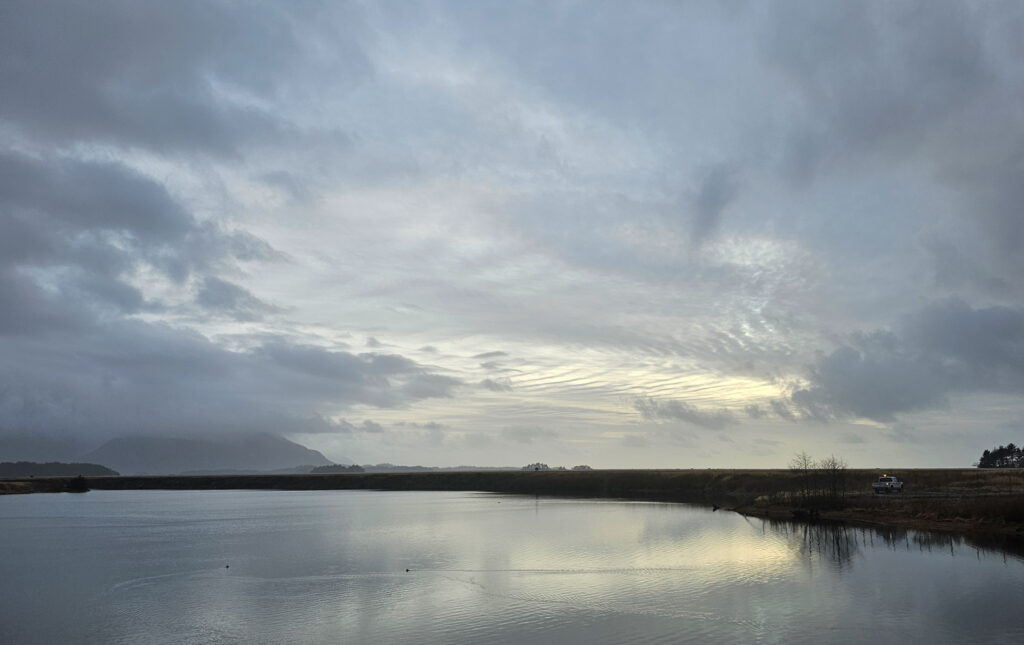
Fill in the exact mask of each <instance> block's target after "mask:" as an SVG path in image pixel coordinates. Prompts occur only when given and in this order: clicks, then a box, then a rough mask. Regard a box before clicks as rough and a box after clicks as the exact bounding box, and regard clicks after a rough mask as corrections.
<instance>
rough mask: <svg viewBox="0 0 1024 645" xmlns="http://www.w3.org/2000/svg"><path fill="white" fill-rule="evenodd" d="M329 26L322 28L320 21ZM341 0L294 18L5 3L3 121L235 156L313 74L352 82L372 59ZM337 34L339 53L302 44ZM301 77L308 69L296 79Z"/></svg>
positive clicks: (273, 134)
mask: <svg viewBox="0 0 1024 645" xmlns="http://www.w3.org/2000/svg"><path fill="white" fill-rule="evenodd" d="M329 24H330V25H331V26H330V27H328V25H329ZM359 25H360V20H359V16H358V11H356V10H353V9H352V8H351V7H349V6H347V5H335V6H333V7H329V8H326V9H324V10H319V9H317V8H314V7H307V11H306V12H303V13H290V14H288V13H286V12H284V11H282V10H281V8H275V7H272V6H265V7H247V8H245V10H244V11H240V10H239V6H237V5H236V4H235V3H232V2H227V3H218V4H212V5H211V4H206V3H199V2H182V3H180V4H179V5H177V6H175V7H174V8H173V10H172V9H170V8H169V7H164V6H161V5H159V4H157V3H149V2H141V3H140V2H105V3H101V4H97V5H92V6H84V5H76V4H71V5H68V6H63V7H61V9H60V16H59V19H55V16H54V14H53V13H52V12H51V11H49V10H40V7H39V6H38V4H37V3H34V2H9V3H6V4H5V7H4V20H3V21H2V22H0V85H2V86H3V87H5V89H6V90H7V91H6V92H5V95H6V96H7V97H9V100H5V101H4V102H3V104H2V106H0V119H4V120H6V121H8V122H9V123H10V122H13V123H17V124H18V125H19V126H20V127H21V128H24V129H25V130H26V131H28V132H29V133H30V134H31V136H32V137H34V138H36V139H37V140H49V141H52V142H55V143H58V144H65V143H68V142H74V141H81V140H86V141H105V142H111V143H116V144H118V145H123V146H126V147H132V146H142V147H150V148H155V149H160V150H176V151H181V152H185V153H191V152H195V151H205V152H209V153H214V154H218V155H237V154H239V153H240V150H241V148H242V147H245V146H250V145H252V144H254V143H258V142H266V141H270V140H274V139H275V138H281V137H283V136H286V135H287V134H290V132H291V131H292V130H293V129H294V128H293V126H292V125H291V124H290V123H288V122H287V121H286V120H283V119H282V113H281V112H280V111H278V110H274V109H270V108H269V106H268V105H267V100H268V99H270V100H273V99H274V98H276V97H277V96H278V95H279V94H285V93H286V92H287V91H289V90H290V91H291V92H297V91H298V90H299V88H300V87H301V83H302V82H303V81H304V80H305V79H307V78H309V76H308V75H307V74H308V73H309V72H311V71H313V70H314V69H315V70H316V71H317V72H320V73H329V74H330V75H331V76H332V78H333V79H334V81H335V82H336V83H341V84H344V83H346V82H349V83H352V82H357V81H358V80H359V79H361V78H363V77H364V76H365V75H366V74H368V73H369V65H368V62H367V59H366V57H365V56H364V55H363V53H362V51H361V48H360V47H359V46H358V45H357V44H356V43H357V42H358V41H357V39H355V38H344V37H343V36H345V35H348V36H354V35H355V33H356V32H357V30H358V28H359ZM332 29H337V30H338V31H337V32H335V33H334V34H332V35H334V36H335V37H337V40H335V41H334V42H336V47H338V48H339V51H338V52H337V53H338V54H339V56H337V57H336V58H333V57H332V59H331V60H330V62H328V60H324V59H314V58H312V57H310V56H308V55H307V52H308V49H307V46H310V47H315V43H316V42H317V40H318V39H319V38H321V37H324V36H326V35H327V33H329V32H330V31H331V30H332ZM302 72H306V73H305V74H304V73H302Z"/></svg>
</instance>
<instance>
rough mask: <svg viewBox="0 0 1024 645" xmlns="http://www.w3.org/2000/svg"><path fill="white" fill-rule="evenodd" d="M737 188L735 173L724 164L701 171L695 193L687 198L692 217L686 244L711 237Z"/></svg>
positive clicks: (734, 196) (733, 169) (734, 197)
mask: <svg viewBox="0 0 1024 645" xmlns="http://www.w3.org/2000/svg"><path fill="white" fill-rule="evenodd" d="M738 191H739V185H738V182H737V177H736V169H735V168H733V167H731V166H730V165H728V164H717V165H714V166H711V167H708V168H705V169H703V171H702V172H701V173H700V176H699V178H698V186H697V189H696V190H695V191H694V192H693V194H692V195H691V197H690V207H691V209H692V211H693V216H692V219H691V224H690V240H691V242H693V243H695V244H700V243H701V242H703V241H704V240H706V239H707V238H709V237H711V236H713V235H714V234H715V233H716V232H717V231H718V227H719V225H720V222H721V218H722V211H723V210H725V208H726V207H727V206H728V205H729V203H730V202H732V201H733V200H734V199H736V195H737V193H738Z"/></svg>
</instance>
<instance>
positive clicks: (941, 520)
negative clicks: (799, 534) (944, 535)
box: [0, 469, 1024, 534]
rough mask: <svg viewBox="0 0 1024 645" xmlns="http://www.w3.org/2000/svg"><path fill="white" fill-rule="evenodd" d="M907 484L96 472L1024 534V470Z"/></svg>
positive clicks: (756, 478) (112, 485) (937, 475)
mask: <svg viewBox="0 0 1024 645" xmlns="http://www.w3.org/2000/svg"><path fill="white" fill-rule="evenodd" d="M886 472H888V473H890V474H896V475H898V476H899V477H901V478H902V479H904V480H905V481H906V482H907V490H906V492H904V493H902V494H898V495H897V494H892V495H875V494H873V493H872V492H871V488H870V485H871V482H872V481H874V480H875V479H876V478H877V477H878V476H879V475H880V474H881V472H880V471H876V470H848V471H845V473H844V486H843V487H842V488H841V489H840V490H839V491H838V494H830V495H820V494H817V493H811V494H808V493H807V491H806V479H805V478H802V476H801V475H799V474H796V473H793V472H791V471H789V470H593V471H542V472H528V471H527V472H524V471H497V472H491V471H487V472H440V473H439V472H425V473H358V474H331V475H234V476H220V475H209V476H203V475H200V476H188V477H185V476H182V477H88V478H86V480H85V481H86V482H87V485H88V487H89V488H93V489H105V490H155V489H165V490H224V489H269V490H343V489H372V490H455V491H489V492H498V493H510V494H519V495H549V496H572V497H595V498H618V499H636V500H657V501H671V502H688V503H695V504H706V505H718V506H721V507H723V508H727V509H732V510H736V511H738V512H741V513H744V514H748V515H757V516H762V517H780V518H792V517H794V516H797V517H820V518H823V519H826V518H827V519H837V520H844V521H853V522H861V523H878V524H889V525H894V526H903V527H907V528H926V529H932V530H944V531H955V532H958V533H967V532H993V533H1018V534H1019V533H1024V470H1021V471H1013V470H979V469H962V470H958V469H914V470H895V469H894V470H892V471H886ZM71 485H72V481H71V479H70V478H37V479H27V480H26V479H22V480H8V481H2V482H0V493H3V492H60V491H62V490H69V486H71Z"/></svg>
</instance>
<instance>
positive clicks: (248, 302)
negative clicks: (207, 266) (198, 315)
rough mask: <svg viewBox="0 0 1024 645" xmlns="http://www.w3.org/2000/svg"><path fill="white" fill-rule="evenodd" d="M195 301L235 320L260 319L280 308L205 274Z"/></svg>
mask: <svg viewBox="0 0 1024 645" xmlns="http://www.w3.org/2000/svg"><path fill="white" fill-rule="evenodd" d="M196 303H197V304H198V305H200V306H201V307H204V308H205V309H207V310H210V311H212V312H215V313H220V314H224V315H227V316H229V317H231V318H234V319H235V320H245V321H252V320H262V319H263V317H264V316H265V315H267V314H271V313H277V312H279V311H281V309H280V308H278V307H275V306H273V305H270V304H267V303H265V302H263V301H262V300H260V299H259V298H257V297H256V296H254V295H253V294H252V293H250V292H249V291H248V290H247V289H245V288H243V287H240V286H238V285H237V284H232V283H230V282H228V281H226V280H221V279H220V278H216V277H213V276H206V278H204V279H203V282H202V285H201V286H200V288H199V291H198V293H197V294H196Z"/></svg>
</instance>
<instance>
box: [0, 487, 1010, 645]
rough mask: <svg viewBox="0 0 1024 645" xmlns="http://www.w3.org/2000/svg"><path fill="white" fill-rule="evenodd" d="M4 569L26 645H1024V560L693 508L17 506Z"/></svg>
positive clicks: (251, 494)
mask: <svg viewBox="0 0 1024 645" xmlns="http://www.w3.org/2000/svg"><path fill="white" fill-rule="evenodd" d="M0 553H2V554H3V556H2V559H0V642H3V643H12V644H28V645H31V644H35V643H141V644H146V643H153V644H156V643H182V644H199V643H285V642H289V643H339V642H345V643H483V642H486V643H524V642H530V643H562V644H565V643H689V642H693V643H736V642H757V643H787V644H793V643H820V642H831V643H868V642H878V641H879V640H881V639H885V640H887V641H891V642H894V643H901V644H904V643H991V642H1024V620H1021V618H1020V615H1019V608H1020V607H1021V606H1024V560H1022V558H1021V557H1020V556H1019V555H1018V554H1015V553H1011V552H1005V551H1000V550H990V549H984V548H981V547H977V546H973V545H971V544H969V543H968V542H966V541H964V540H961V539H958V538H955V537H949V536H944V535H938V534H932V533H926V532H916V531H897V530H891V529H886V528H870V529H865V528H853V527H845V526H843V525H838V524H828V523H819V524H796V523H790V522H771V521H767V520H759V519H750V518H745V517H743V516H740V515H737V514H735V513H729V512H724V511H719V512H713V511H712V510H711V509H708V508H704V507H698V506H690V505H684V504H662V503H650V502H633V501H613V500H579V499H568V500H567V499H557V498H543V497H540V498H538V497H526V496H511V495H499V494H491V493H465V492H380V491H92V492H89V493H87V494H84V495H73V494H49V495H43V494H39V495H10V496H5V497H0ZM407 569H408V571H407Z"/></svg>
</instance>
